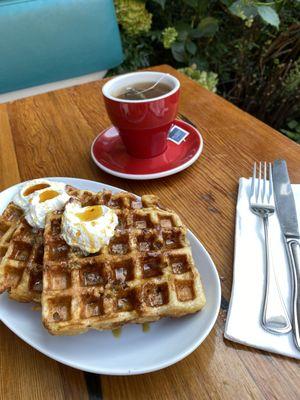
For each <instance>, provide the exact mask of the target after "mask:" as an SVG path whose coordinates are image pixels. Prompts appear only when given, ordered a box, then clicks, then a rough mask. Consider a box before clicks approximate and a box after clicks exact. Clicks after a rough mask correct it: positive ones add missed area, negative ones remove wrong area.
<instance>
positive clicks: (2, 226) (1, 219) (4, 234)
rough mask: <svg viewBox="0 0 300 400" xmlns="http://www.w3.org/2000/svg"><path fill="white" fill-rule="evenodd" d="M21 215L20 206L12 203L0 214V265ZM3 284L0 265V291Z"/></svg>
mask: <svg viewBox="0 0 300 400" xmlns="http://www.w3.org/2000/svg"><path fill="white" fill-rule="evenodd" d="M22 215H23V211H22V209H21V208H19V207H18V206H16V205H14V204H13V203H9V204H8V206H7V207H6V209H5V210H4V212H3V214H2V215H1V216H0V265H1V261H2V259H3V257H4V256H5V254H6V252H7V249H8V247H9V244H10V242H11V238H12V236H13V234H14V232H15V230H16V228H17V226H18V223H19V221H20V218H21V217H22ZM3 284H4V275H3V270H2V268H1V267H0V293H1V292H2V291H3V290H4V288H3Z"/></svg>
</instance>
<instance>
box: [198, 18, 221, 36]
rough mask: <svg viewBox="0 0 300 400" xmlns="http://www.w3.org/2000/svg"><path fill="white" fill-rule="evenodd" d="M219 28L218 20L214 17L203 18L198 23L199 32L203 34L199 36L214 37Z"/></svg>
mask: <svg viewBox="0 0 300 400" xmlns="http://www.w3.org/2000/svg"><path fill="white" fill-rule="evenodd" d="M218 29H219V24H218V20H217V19H215V18H212V17H206V18H203V19H202V20H201V21H200V24H199V25H198V32H199V34H200V33H201V36H198V37H212V36H214V34H215V33H216V32H217V30H218Z"/></svg>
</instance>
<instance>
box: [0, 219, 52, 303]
mask: <svg viewBox="0 0 300 400" xmlns="http://www.w3.org/2000/svg"><path fill="white" fill-rule="evenodd" d="M43 241H44V239H43V230H42V229H34V228H32V227H31V226H30V225H29V224H28V223H27V222H26V220H25V218H22V219H21V221H20V222H19V224H18V227H17V229H16V230H15V232H14V234H13V236H12V239H11V241H10V244H9V246H8V249H7V252H6V254H5V256H4V257H3V259H2V262H1V265H0V270H1V271H2V274H3V278H4V279H3V286H2V289H3V290H8V291H9V296H10V297H11V298H12V299H14V300H17V301H24V302H27V301H40V298H41V292H42V282H43V280H42V278H43V276H42V275H43V254H44V244H43Z"/></svg>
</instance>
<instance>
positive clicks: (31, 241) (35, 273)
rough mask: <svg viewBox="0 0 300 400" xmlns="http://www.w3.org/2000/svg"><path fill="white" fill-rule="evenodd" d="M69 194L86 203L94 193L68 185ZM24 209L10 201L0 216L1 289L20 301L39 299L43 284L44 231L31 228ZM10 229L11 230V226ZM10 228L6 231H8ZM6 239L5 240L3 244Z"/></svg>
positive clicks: (37, 300) (38, 300)
mask: <svg viewBox="0 0 300 400" xmlns="http://www.w3.org/2000/svg"><path fill="white" fill-rule="evenodd" d="M66 190H67V192H68V193H69V194H70V196H73V197H76V198H77V199H79V200H80V201H82V202H83V203H87V202H88V201H90V200H91V199H92V198H93V196H94V193H92V192H88V191H83V190H78V189H76V188H74V187H71V186H67V187H66ZM22 215H23V211H22V210H21V208H19V207H17V206H15V205H14V204H13V203H10V204H9V205H8V207H7V209H6V210H5V211H4V213H3V215H2V216H1V217H0V231H1V233H2V231H3V233H4V234H3V236H2V237H1V238H0V250H1V254H2V260H1V263H0V292H2V291H4V290H7V291H8V292H9V297H10V298H12V299H14V300H17V301H21V302H30V301H36V302H40V300H41V293H42V285H43V256H44V230H42V229H35V228H32V227H31V226H30V225H29V224H28V223H27V222H26V220H25V218H24V217H22V218H21V216H22ZM8 228H9V229H8ZM5 230H7V231H5ZM2 242H3V243H2Z"/></svg>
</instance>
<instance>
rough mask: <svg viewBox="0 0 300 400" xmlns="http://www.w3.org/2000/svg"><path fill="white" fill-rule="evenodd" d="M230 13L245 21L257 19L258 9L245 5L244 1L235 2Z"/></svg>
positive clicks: (230, 8)
mask: <svg viewBox="0 0 300 400" xmlns="http://www.w3.org/2000/svg"><path fill="white" fill-rule="evenodd" d="M229 11H230V12H231V13H232V14H234V15H236V16H237V17H239V18H241V19H243V20H245V19H247V18H251V17H255V16H256V15H257V9H256V7H254V6H253V5H248V4H245V1H244V0H237V1H235V2H234V3H233V4H231V6H230V7H229Z"/></svg>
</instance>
